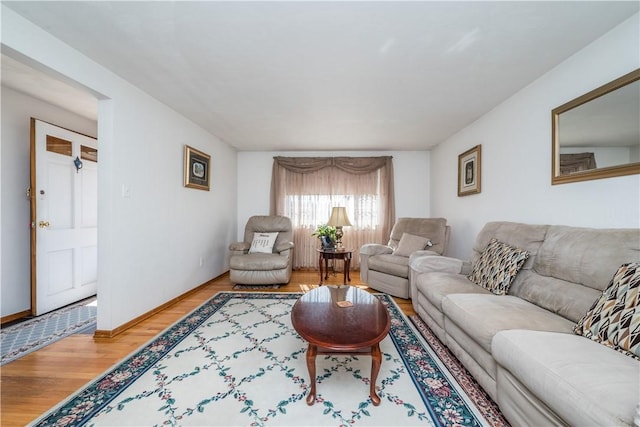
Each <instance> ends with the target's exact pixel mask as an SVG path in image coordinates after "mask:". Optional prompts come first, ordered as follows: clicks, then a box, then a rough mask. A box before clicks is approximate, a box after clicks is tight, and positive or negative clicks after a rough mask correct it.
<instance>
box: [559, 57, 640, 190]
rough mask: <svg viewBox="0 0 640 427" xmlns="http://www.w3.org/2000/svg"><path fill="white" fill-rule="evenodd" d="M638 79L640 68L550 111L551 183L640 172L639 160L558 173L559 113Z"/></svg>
mask: <svg viewBox="0 0 640 427" xmlns="http://www.w3.org/2000/svg"><path fill="white" fill-rule="evenodd" d="M638 80H640V68H639V69H637V70H634V71H632V72H630V73H628V74H625V75H624V76H622V77H620V78H618V79H616V80H614V81H612V82H610V83H607V84H605V85H603V86H600V87H599V88H597V89H594V90H592V91H591V92H589V93H586V94H584V95H582V96H580V97H578V98H576V99H574V100H572V101H569V102H567V103H566V104H563V105H561V106H559V107H557V108H554V109H553V110H552V111H551V184H553V185H555V184H565V183H569V182H579V181H588V180H592V179H602V178H611V177H614V176H624V175H633V174H640V162H635V163H627V164H622V165H618V166H610V167H603V168H597V169H591V170H585V171H579V172H572V173H568V174H564V175H561V174H560V138H559V125H560V115H561V114H562V113H565V112H567V111H569V110H571V109H574V108H576V107H579V106H581V105H583V104H586V103H588V102H590V101H593V100H594V99H597V98H600V97H602V96H604V95H606V94H608V93H611V92H613V91H615V90H618V89H620V88H622V87H624V86H626V85H629V84H631V83H633V82H635V81H638Z"/></svg>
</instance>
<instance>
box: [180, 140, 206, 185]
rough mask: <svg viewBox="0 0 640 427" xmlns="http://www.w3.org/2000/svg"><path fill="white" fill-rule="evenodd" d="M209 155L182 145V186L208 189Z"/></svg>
mask: <svg viewBox="0 0 640 427" xmlns="http://www.w3.org/2000/svg"><path fill="white" fill-rule="evenodd" d="M210 162H211V156H209V155H208V154H205V153H203V152H202V151H199V150H196V149H195V148H193V147H189V146H188V145H185V146H184V186H185V187H189V188H197V189H199V190H206V191H209V187H210V185H209V177H210V176H211V170H210Z"/></svg>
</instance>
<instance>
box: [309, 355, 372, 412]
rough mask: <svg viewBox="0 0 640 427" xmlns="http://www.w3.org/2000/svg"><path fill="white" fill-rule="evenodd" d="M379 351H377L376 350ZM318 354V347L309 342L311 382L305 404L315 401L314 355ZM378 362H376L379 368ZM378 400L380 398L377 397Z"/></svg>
mask: <svg viewBox="0 0 640 427" xmlns="http://www.w3.org/2000/svg"><path fill="white" fill-rule="evenodd" d="M378 353H379V351H378ZM317 354H318V347H316V346H315V345H311V344H309V347H308V348H307V369H309V382H310V383H311V390H309V394H308V395H307V405H313V403H314V402H315V401H316V355H317ZM379 365H380V363H378V368H379ZM378 402H380V399H378Z"/></svg>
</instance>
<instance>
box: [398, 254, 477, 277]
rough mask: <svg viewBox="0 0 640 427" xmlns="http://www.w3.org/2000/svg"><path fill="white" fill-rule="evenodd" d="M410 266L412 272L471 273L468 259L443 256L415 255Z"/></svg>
mask: <svg viewBox="0 0 640 427" xmlns="http://www.w3.org/2000/svg"><path fill="white" fill-rule="evenodd" d="M410 266H411V270H412V272H413V273H414V274H420V273H426V272H428V271H440V272H443V273H453V274H465V275H466V274H469V273H471V263H470V262H469V261H465V260H461V259H458V258H451V257H445V256H420V257H415V258H414V259H413V260H412V261H411V263H410Z"/></svg>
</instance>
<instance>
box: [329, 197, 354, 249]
mask: <svg viewBox="0 0 640 427" xmlns="http://www.w3.org/2000/svg"><path fill="white" fill-rule="evenodd" d="M327 225H330V226H332V227H335V228H336V250H339V251H340V250H344V248H343V247H342V236H343V233H342V227H347V226H351V222H350V221H349V217H348V216H347V208H345V207H344V206H338V207H334V208H333V209H332V210H331V218H329V222H328V223H327Z"/></svg>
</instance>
